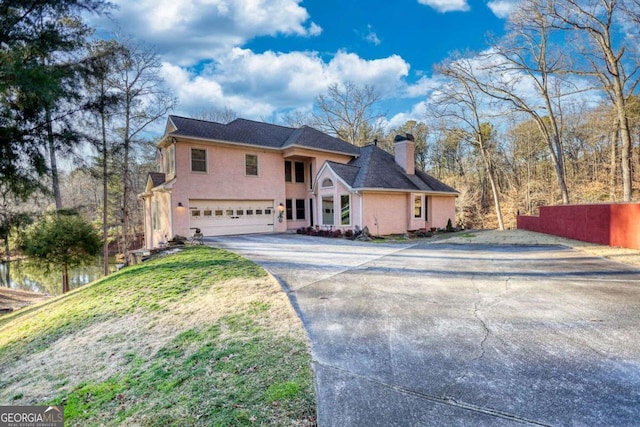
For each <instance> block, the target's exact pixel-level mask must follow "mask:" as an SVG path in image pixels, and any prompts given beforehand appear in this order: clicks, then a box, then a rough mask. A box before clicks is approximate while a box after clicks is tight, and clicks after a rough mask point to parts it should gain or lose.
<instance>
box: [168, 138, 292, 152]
mask: <svg viewBox="0 0 640 427" xmlns="http://www.w3.org/2000/svg"><path fill="white" fill-rule="evenodd" d="M171 136H173V137H174V138H184V139H192V140H194V141H201V142H208V143H211V144H225V145H232V146H235V147H246V148H252V149H254V150H255V149H260V150H269V151H281V150H282V148H280V147H268V146H265V145H259V144H247V143H246V142H234V141H223V140H220V139H211V138H202V137H198V136H188V135H171Z"/></svg>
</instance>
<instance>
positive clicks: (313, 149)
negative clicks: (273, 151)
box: [282, 144, 360, 158]
mask: <svg viewBox="0 0 640 427" xmlns="http://www.w3.org/2000/svg"><path fill="white" fill-rule="evenodd" d="M290 148H300V149H302V150H311V151H318V152H321V153H330V154H340V155H342V156H348V157H353V158H358V157H359V156H360V155H359V154H354V153H347V152H346V151H337V150H327V149H324V148H315V147H307V146H306V145H300V144H289V145H287V146H284V147H282V150H287V149H290Z"/></svg>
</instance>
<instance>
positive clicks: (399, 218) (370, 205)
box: [362, 193, 409, 236]
mask: <svg viewBox="0 0 640 427" xmlns="http://www.w3.org/2000/svg"><path fill="white" fill-rule="evenodd" d="M407 198H408V196H407V194H406V193H364V194H363V200H362V204H363V212H364V215H363V218H362V225H363V226H367V227H369V231H370V232H371V234H373V235H380V236H382V235H386V234H400V233H405V232H406V231H407V224H408V220H409V218H408V217H409V211H408V208H407Z"/></svg>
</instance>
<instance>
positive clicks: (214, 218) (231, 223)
mask: <svg viewBox="0 0 640 427" xmlns="http://www.w3.org/2000/svg"><path fill="white" fill-rule="evenodd" d="M189 216H190V227H191V228H192V229H194V228H199V229H200V230H201V231H202V234H203V235H205V236H225V235H230V234H250V233H271V232H273V231H274V218H275V211H274V209H273V201H272V200H190V201H189Z"/></svg>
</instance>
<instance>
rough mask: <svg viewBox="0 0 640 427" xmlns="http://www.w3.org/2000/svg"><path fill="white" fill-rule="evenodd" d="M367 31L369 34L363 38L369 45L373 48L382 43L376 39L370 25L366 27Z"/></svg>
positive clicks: (376, 36)
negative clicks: (372, 45)
mask: <svg viewBox="0 0 640 427" xmlns="http://www.w3.org/2000/svg"><path fill="white" fill-rule="evenodd" d="M368 29H369V33H368V34H367V35H366V36H365V38H364V39H365V40H366V41H368V42H369V43H372V44H374V45H375V46H378V45H379V44H380V43H382V40H380V38H379V37H378V35H377V34H376V32H375V31H374V30H373V27H372V26H371V25H369V26H368Z"/></svg>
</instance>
